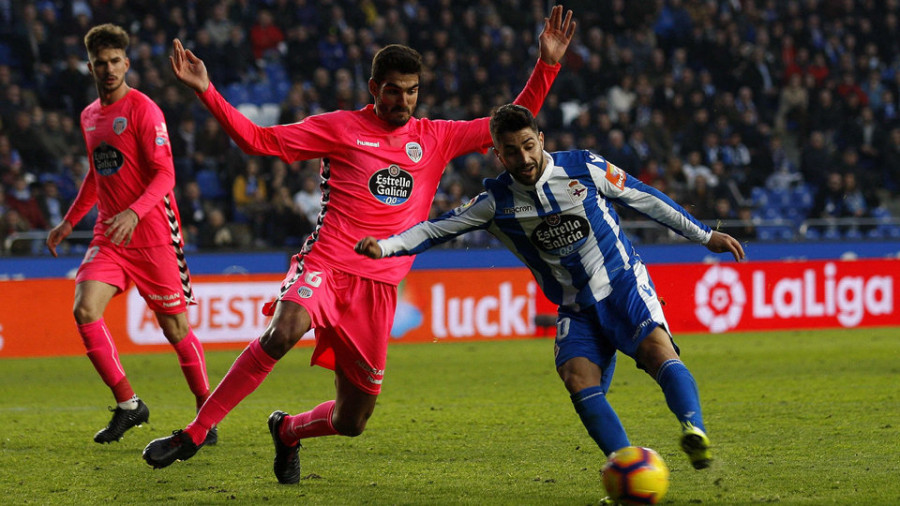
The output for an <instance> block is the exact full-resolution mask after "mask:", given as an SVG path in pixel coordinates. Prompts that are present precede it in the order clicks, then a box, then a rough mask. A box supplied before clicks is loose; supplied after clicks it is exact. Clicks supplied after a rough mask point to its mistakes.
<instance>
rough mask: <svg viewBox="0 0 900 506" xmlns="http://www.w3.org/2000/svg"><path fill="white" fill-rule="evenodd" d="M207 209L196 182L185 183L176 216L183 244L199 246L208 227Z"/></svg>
mask: <svg viewBox="0 0 900 506" xmlns="http://www.w3.org/2000/svg"><path fill="white" fill-rule="evenodd" d="M207 207H208V206H207V204H206V202H205V201H204V200H203V195H202V193H201V191H200V185H198V184H197V182H196V181H188V182H187V183H185V184H184V190H183V191H182V193H181V195H180V196H179V197H178V214H179V215H180V216H181V227H182V230H183V231H184V242H185V244H190V245H193V246H199V245H200V240H201V237H203V236H204V234H205V229H206V227H207V226H208V223H207Z"/></svg>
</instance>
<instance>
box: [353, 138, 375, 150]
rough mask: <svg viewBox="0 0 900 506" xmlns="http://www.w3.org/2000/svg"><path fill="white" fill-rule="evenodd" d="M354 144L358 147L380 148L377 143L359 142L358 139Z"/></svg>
mask: <svg viewBox="0 0 900 506" xmlns="http://www.w3.org/2000/svg"><path fill="white" fill-rule="evenodd" d="M356 144H357V145H359V146H369V147H370V148H377V147H378V146H380V143H378V142H369V141H361V140H359V139H356Z"/></svg>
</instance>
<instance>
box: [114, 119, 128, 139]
mask: <svg viewBox="0 0 900 506" xmlns="http://www.w3.org/2000/svg"><path fill="white" fill-rule="evenodd" d="M127 126H128V120H127V119H125V118H123V117H121V116H119V117H118V118H116V119H114V120H113V132H115V133H116V135H122V132H124V131H125V127H127Z"/></svg>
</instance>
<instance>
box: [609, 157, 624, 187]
mask: <svg viewBox="0 0 900 506" xmlns="http://www.w3.org/2000/svg"><path fill="white" fill-rule="evenodd" d="M625 177H626V176H625V171H624V170H622V169H620V168H618V167H616V166H615V165H613V164H611V163H609V162H608V161H607V162H606V180H607V181H609V182H610V183H612V185H613V186H615V187H616V188H618V189H620V190H624V189H625Z"/></svg>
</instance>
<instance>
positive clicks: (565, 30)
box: [538, 5, 575, 65]
mask: <svg viewBox="0 0 900 506" xmlns="http://www.w3.org/2000/svg"><path fill="white" fill-rule="evenodd" d="M562 13H563V8H562V5H555V6H553V9H551V10H550V17H549V18H544V29H543V31H541V35H540V36H539V37H538V41H539V42H540V51H541V60H543V61H544V63H546V64H548V65H556V64H557V63H559V61H560V60H561V59H562V57H563V55H565V54H566V49H568V48H569V43H570V42H572V35H574V34H575V21H573V20H572V11H571V10H569V11H566V17H565V19H563V14H562Z"/></svg>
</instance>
